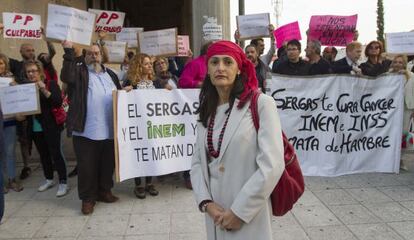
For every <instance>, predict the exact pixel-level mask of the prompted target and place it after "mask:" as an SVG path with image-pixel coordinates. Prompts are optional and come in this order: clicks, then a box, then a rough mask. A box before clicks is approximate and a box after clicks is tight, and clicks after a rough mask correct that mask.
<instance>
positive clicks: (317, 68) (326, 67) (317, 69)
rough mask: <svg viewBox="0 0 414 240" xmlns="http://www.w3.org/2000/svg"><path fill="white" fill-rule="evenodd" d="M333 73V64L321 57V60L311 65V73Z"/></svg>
mask: <svg viewBox="0 0 414 240" xmlns="http://www.w3.org/2000/svg"><path fill="white" fill-rule="evenodd" d="M330 73H332V69H331V64H330V63H329V62H328V61H326V60H325V59H324V58H322V57H321V59H320V60H319V62H317V63H313V64H311V65H310V69H309V75H320V74H330Z"/></svg>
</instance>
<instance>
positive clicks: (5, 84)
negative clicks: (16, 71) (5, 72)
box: [0, 77, 13, 88]
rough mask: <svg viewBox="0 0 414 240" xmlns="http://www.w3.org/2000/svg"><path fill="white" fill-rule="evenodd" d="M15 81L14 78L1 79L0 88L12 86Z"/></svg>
mask: <svg viewBox="0 0 414 240" xmlns="http://www.w3.org/2000/svg"><path fill="white" fill-rule="evenodd" d="M12 81H13V78H7V77H0V88H2V87H8V86H10V83H11V82H12Z"/></svg>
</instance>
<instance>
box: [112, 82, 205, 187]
mask: <svg viewBox="0 0 414 240" xmlns="http://www.w3.org/2000/svg"><path fill="white" fill-rule="evenodd" d="M198 94H199V90H196V89H180V90H171V91H169V90H165V89H155V90H133V91H130V92H125V91H117V92H116V91H114V94H113V97H114V101H113V103H114V129H115V155H116V176H117V181H123V180H125V179H129V178H134V177H141V176H159V175H164V174H168V173H172V172H179V171H185V170H188V169H190V166H191V157H192V155H193V153H194V150H195V147H194V143H195V141H196V126H197V125H196V124H197V114H196V113H195V111H196V109H197V108H198V105H199V103H198Z"/></svg>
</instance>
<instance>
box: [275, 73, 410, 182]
mask: <svg viewBox="0 0 414 240" xmlns="http://www.w3.org/2000/svg"><path fill="white" fill-rule="evenodd" d="M403 85H404V76H403V75H397V74H395V75H385V76H381V77H378V78H376V79H374V80H373V79H367V78H360V77H354V76H326V77H311V78H303V77H302V78H300V77H288V76H281V75H273V79H272V80H270V81H268V84H267V86H268V87H269V88H270V91H269V93H268V94H269V95H270V96H272V97H273V98H274V99H275V101H276V105H277V108H278V112H279V115H280V119H281V123H282V128H283V130H284V132H285V133H286V136H287V137H288V138H289V141H290V142H291V143H292V144H293V146H294V148H295V149H296V153H297V155H298V158H299V160H300V165H301V168H302V171H303V173H304V175H306V176H339V175H344V174H352V173H364V172H389V173H392V172H394V173H398V171H399V169H400V153H401V133H402V116H403V109H404V105H403V96H404V94H403V91H404V86H403Z"/></svg>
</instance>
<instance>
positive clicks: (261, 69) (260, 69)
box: [255, 58, 270, 93]
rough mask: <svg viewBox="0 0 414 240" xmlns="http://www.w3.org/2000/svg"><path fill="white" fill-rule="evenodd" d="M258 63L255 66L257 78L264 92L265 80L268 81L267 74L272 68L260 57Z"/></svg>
mask: <svg viewBox="0 0 414 240" xmlns="http://www.w3.org/2000/svg"><path fill="white" fill-rule="evenodd" d="M257 61H258V64H257V66H256V67H255V69H256V78H257V81H258V82H259V88H260V89H261V90H262V92H263V93H265V92H266V89H265V86H264V85H265V84H264V82H265V81H266V75H267V73H268V72H270V68H269V66H267V65H266V64H264V63H263V62H262V60H260V58H257Z"/></svg>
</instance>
